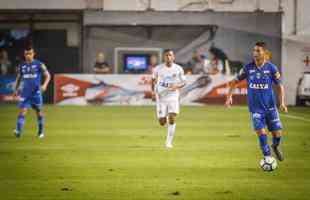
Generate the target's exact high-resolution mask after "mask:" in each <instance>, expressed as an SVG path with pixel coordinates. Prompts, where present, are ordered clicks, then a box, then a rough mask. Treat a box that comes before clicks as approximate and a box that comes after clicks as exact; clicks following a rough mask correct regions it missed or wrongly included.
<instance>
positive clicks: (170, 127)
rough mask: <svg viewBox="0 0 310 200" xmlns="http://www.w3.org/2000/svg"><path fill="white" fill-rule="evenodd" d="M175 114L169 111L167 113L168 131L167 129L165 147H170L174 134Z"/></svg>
mask: <svg viewBox="0 0 310 200" xmlns="http://www.w3.org/2000/svg"><path fill="white" fill-rule="evenodd" d="M176 116H177V114H176V113H169V114H168V131H167V139H166V147H167V148H172V147H173V146H172V142H173V138H174V134H175V128H176V123H175V119H176Z"/></svg>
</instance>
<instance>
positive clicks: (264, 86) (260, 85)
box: [249, 83, 269, 89]
mask: <svg viewBox="0 0 310 200" xmlns="http://www.w3.org/2000/svg"><path fill="white" fill-rule="evenodd" d="M249 87H250V88H252V89H268V88H269V86H268V84H264V83H250V85H249Z"/></svg>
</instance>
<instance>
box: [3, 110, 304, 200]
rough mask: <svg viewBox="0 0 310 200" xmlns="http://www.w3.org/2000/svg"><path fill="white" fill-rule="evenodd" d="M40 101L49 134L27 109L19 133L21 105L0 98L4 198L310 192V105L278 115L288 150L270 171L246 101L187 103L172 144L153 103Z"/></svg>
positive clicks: (289, 195)
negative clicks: (18, 134)
mask: <svg viewBox="0 0 310 200" xmlns="http://www.w3.org/2000/svg"><path fill="white" fill-rule="evenodd" d="M44 109H45V112H46V131H45V132H46V138H45V139H44V140H39V139H38V138H36V132H37V127H36V119H35V115H34V113H33V112H30V113H28V115H27V120H26V125H25V131H24V132H23V136H22V138H20V139H16V138H15V137H14V136H13V133H12V130H13V129H14V127H15V121H16V116H17V109H16V107H14V106H1V107H0V110H1V112H0V180H1V181H0V194H1V197H0V198H1V199H3V200H6V199H14V200H15V199H32V200H35V199H40V200H43V199H53V200H55V199H66V200H69V199H74V200H77V199H83V200H85V199H108V200H113V199H118V200H119V199H126V200H127V199H141V200H148V199H154V200H155V199H156V200H159V199H212V200H214V199H229V200H232V199H260V200H263V199H265V200H267V199H268V200H271V199H272V200H276V199H279V200H283V199H292V200H293V199H294V200H296V199H309V196H310V190H309V186H310V156H309V155H310V154H309V151H310V122H309V121H307V119H308V120H310V109H309V108H308V109H306V108H290V111H291V114H294V115H297V116H302V117H303V118H306V121H302V120H300V119H292V118H288V117H286V116H283V115H281V118H282V122H283V124H284V127H285V138H284V140H283V142H284V143H283V148H284V150H285V155H286V160H285V161H284V162H282V163H278V164H279V166H278V169H277V170H276V171H274V172H263V171H262V170H261V169H260V168H259V160H260V159H261V153H260V150H259V148H258V141H257V139H256V136H255V134H253V133H252V130H251V126H250V121H249V114H248V112H247V109H246V107H233V108H232V109H230V110H227V109H225V108H223V107H216V106H214V107H213V106H208V107H183V108H182V112H181V115H180V116H179V118H178V119H177V132H176V138H175V148H173V149H172V150H166V149H165V148H164V141H165V137H166V127H165V128H162V127H160V126H159V125H158V123H157V121H156V118H155V112H154V108H153V107H95V106H90V107H55V106H46V107H45V108H44ZM269 141H271V138H270V137H269Z"/></svg>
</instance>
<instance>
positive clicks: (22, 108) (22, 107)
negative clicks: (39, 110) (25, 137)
mask: <svg viewBox="0 0 310 200" xmlns="http://www.w3.org/2000/svg"><path fill="white" fill-rule="evenodd" d="M18 107H19V113H18V117H17V122H16V128H15V130H14V132H15V135H16V137H20V136H21V133H22V131H23V127H24V124H25V117H26V114H27V110H28V108H29V107H30V99H29V98H25V97H21V98H20V101H19V103H18Z"/></svg>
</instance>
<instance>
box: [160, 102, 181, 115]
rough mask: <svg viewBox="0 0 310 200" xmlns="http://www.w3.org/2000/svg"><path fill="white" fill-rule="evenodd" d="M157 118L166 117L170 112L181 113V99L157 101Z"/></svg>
mask: <svg viewBox="0 0 310 200" xmlns="http://www.w3.org/2000/svg"><path fill="white" fill-rule="evenodd" d="M156 112H157V118H165V117H167V116H168V114H169V113H176V114H179V112H180V103H179V101H178V100H177V101H175V100H174V101H171V100H170V101H157V102H156Z"/></svg>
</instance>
